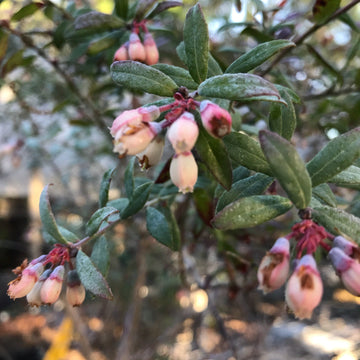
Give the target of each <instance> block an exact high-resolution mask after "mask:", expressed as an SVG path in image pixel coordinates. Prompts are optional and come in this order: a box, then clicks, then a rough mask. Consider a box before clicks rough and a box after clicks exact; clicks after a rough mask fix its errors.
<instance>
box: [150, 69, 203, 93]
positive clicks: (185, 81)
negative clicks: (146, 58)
mask: <svg viewBox="0 0 360 360" xmlns="http://www.w3.org/2000/svg"><path fill="white" fill-rule="evenodd" d="M152 67H154V68H155V69H157V70H159V71H161V72H162V73H164V74H165V75H167V76H169V77H171V79H173V80H174V81H175V83H176V85H177V86H179V87H180V86H185V87H186V88H188V89H191V90H195V89H197V88H198V86H199V85H198V84H197V83H196V82H195V81H194V80H193V78H192V77H191V75H190V73H189V72H188V71H187V70H185V69H183V68H181V67H178V66H173V65H168V64H156V65H152Z"/></svg>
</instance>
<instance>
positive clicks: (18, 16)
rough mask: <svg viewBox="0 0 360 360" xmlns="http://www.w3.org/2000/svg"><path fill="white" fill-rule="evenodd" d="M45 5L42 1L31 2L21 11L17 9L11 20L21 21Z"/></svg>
mask: <svg viewBox="0 0 360 360" xmlns="http://www.w3.org/2000/svg"><path fill="white" fill-rule="evenodd" d="M43 6H44V4H43V3H40V2H31V3H29V4H27V5H25V6H23V7H22V8H21V9H20V10H19V11H17V12H16V13H15V14H14V15H13V16H11V21H20V20H22V19H24V18H25V17H27V16H30V15H33V14H34V13H35V12H36V11H38V10H39V9H41V8H42V7H43Z"/></svg>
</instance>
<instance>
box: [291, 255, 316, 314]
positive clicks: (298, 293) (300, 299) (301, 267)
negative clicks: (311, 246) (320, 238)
mask: <svg viewBox="0 0 360 360" xmlns="http://www.w3.org/2000/svg"><path fill="white" fill-rule="evenodd" d="M322 294H323V284H322V281H321V278H320V274H319V271H318V270H317V267H316V262H315V260H314V258H313V257H312V255H305V256H303V257H302V258H301V259H300V261H299V262H298V264H297V266H296V269H295V271H294V273H293V274H292V275H291V276H290V279H289V281H288V283H287V285H286V291H285V299H286V303H287V305H288V306H289V308H290V309H291V310H292V311H293V312H294V314H295V316H296V317H297V318H299V319H309V318H310V317H311V315H312V312H313V310H314V309H315V308H316V307H317V306H318V305H319V303H320V301H321V298H322Z"/></svg>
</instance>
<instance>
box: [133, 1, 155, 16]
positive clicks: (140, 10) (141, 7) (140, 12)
mask: <svg viewBox="0 0 360 360" xmlns="http://www.w3.org/2000/svg"><path fill="white" fill-rule="evenodd" d="M156 2H157V0H141V1H139V2H138V3H137V6H136V9H135V19H136V20H138V21H139V20H142V19H144V17H145V14H146V13H147V12H148V11H149V10H150V9H151V8H152V6H153V5H154V4H155V3H156Z"/></svg>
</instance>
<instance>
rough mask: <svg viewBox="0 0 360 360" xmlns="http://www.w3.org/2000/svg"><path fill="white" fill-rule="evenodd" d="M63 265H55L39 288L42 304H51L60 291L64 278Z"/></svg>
mask: <svg viewBox="0 0 360 360" xmlns="http://www.w3.org/2000/svg"><path fill="white" fill-rule="evenodd" d="M64 273H65V268H64V265H59V266H57V267H56V268H55V269H54V270H53V272H52V273H51V274H50V276H49V277H48V278H47V279H46V280H45V282H44V284H43V285H42V287H41V290H40V297H41V301H42V303H44V304H53V303H54V302H55V301H56V300H57V299H58V298H59V295H60V293H61V288H62V283H63V280H64Z"/></svg>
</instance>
